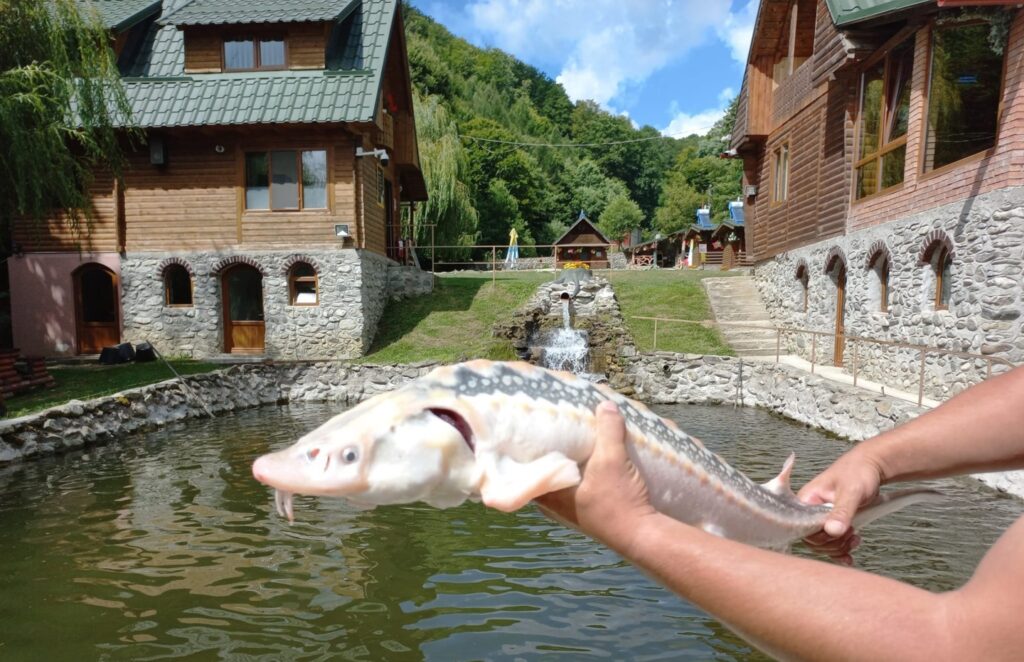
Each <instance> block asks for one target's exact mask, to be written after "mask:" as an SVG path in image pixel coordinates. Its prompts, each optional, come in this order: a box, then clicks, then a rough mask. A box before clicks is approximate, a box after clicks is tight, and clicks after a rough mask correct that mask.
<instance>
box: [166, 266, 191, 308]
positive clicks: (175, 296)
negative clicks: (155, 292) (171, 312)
mask: <svg viewBox="0 0 1024 662" xmlns="http://www.w3.org/2000/svg"><path fill="white" fill-rule="evenodd" d="M164 303H165V304H166V305H168V306H191V305H192V276H191V274H189V272H188V269H186V268H185V267H184V266H182V265H180V264H169V265H167V268H166V269H164Z"/></svg>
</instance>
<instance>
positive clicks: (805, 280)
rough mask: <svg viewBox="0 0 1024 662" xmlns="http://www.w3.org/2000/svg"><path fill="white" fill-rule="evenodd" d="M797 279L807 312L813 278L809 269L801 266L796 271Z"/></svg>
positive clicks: (804, 308) (804, 310) (804, 309)
mask: <svg viewBox="0 0 1024 662" xmlns="http://www.w3.org/2000/svg"><path fill="white" fill-rule="evenodd" d="M796 279H797V281H798V282H799V283H800V290H801V294H802V295H803V312H805V313H806V312H807V308H808V304H809V302H810V294H811V276H810V274H809V273H808V272H807V267H806V266H805V265H803V264H801V265H800V266H799V267H797V270H796Z"/></svg>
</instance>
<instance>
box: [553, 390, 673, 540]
mask: <svg viewBox="0 0 1024 662" xmlns="http://www.w3.org/2000/svg"><path fill="white" fill-rule="evenodd" d="M595 416H596V417H597V439H596V440H595V442H594V451H593V453H591V455H590V459H589V460H588V461H587V463H586V465H585V466H584V467H583V479H582V480H581V481H580V484H579V485H577V486H576V487H570V488H567V489H564V490H559V491H557V492H551V493H549V494H545V495H543V496H541V497H538V498H537V499H536V500H535V501H536V503H537V505H538V506H540V508H541V510H542V511H543V512H544V514H546V515H548V516H549V517H551V518H552V519H555V520H558V521H561V522H563V523H568V524H570V525H572V526H574V527H576V528H577V529H579V530H580V531H582V532H583V533H586V534H587V535H589V536H591V537H593V538H596V539H597V540H600V541H601V542H603V543H604V544H606V545H608V547H611V548H612V549H614V550H615V551H617V552H619V553H621V554H624V555H626V556H628V551H627V550H628V548H629V546H630V542H631V540H632V538H633V534H634V532H635V531H636V530H637V529H638V528H639V524H640V523H641V521H642V520H644V519H645V518H647V517H649V516H652V515H656V514H657V511H656V510H654V508H653V507H652V506H651V503H650V500H649V499H648V497H647V486H646V485H645V484H644V481H643V478H641V477H640V472H639V471H637V468H636V466H635V465H634V464H633V462H632V461H631V460H630V459H629V456H628V454H627V453H626V424H625V421H624V420H623V418H622V415H621V414H620V413H619V409H618V407H616V406H615V403H613V402H603V403H601V404H600V405H599V406H598V407H597V409H596V411H595Z"/></svg>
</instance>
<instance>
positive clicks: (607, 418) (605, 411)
mask: <svg viewBox="0 0 1024 662" xmlns="http://www.w3.org/2000/svg"><path fill="white" fill-rule="evenodd" d="M596 414H597V439H596V440H595V443H594V452H593V453H592V454H591V456H590V462H592V463H594V464H605V463H609V464H615V463H619V464H621V463H625V462H626V460H627V459H628V455H627V453H626V421H625V419H623V418H622V414H621V413H619V408H618V406H617V405H616V404H615V403H614V402H612V401H611V400H605V401H604V402H602V403H601V404H599V405H598V406H597V410H596Z"/></svg>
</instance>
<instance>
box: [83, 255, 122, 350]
mask: <svg viewBox="0 0 1024 662" xmlns="http://www.w3.org/2000/svg"><path fill="white" fill-rule="evenodd" d="M72 279H73V280H74V284H75V335H76V337H77V339H78V343H77V344H78V347H77V350H78V353H79V354H98V353H99V352H100V351H101V350H102V349H103V348H104V347H110V346H111V345H116V344H118V343H119V342H121V321H120V317H121V316H120V310H119V307H118V302H117V275H116V274H115V273H114V272H113V271H111V270H110V269H108V268H107V267H105V266H103V265H102V264H86V265H83V266H81V267H79V268H78V269H76V270H75V272H74V273H73V274H72Z"/></svg>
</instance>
